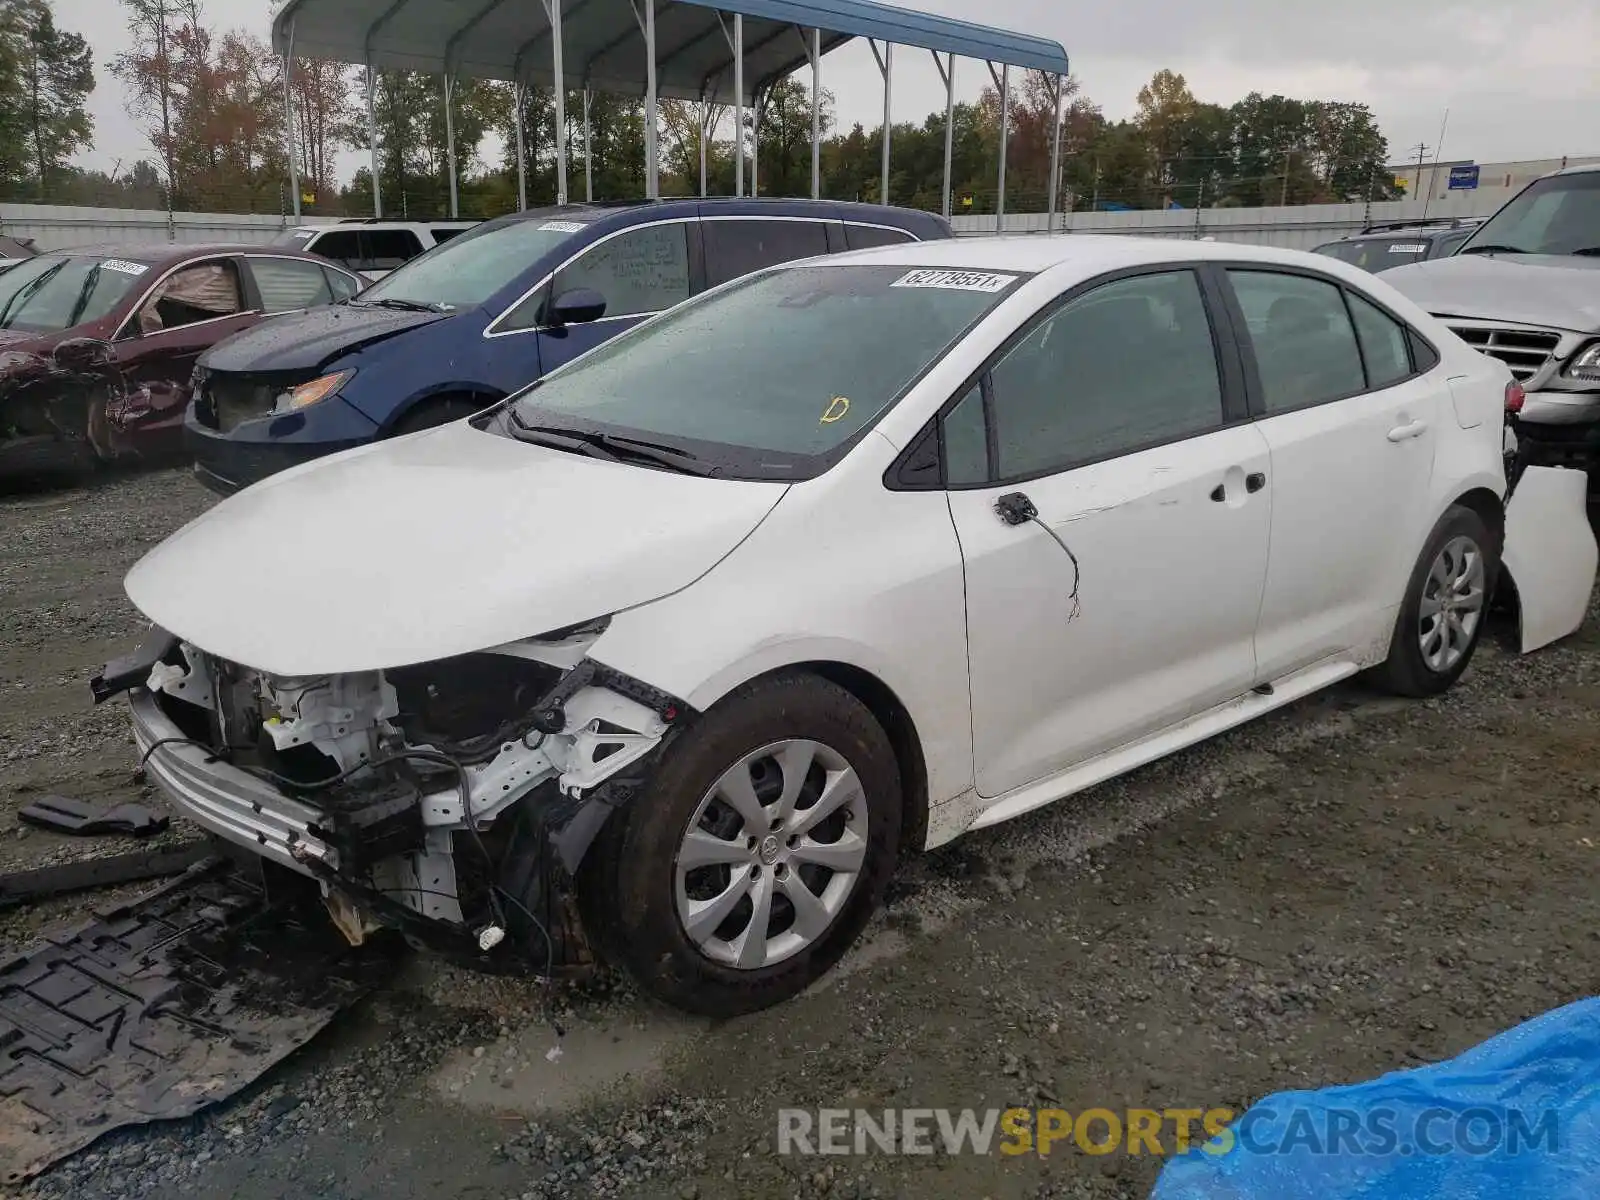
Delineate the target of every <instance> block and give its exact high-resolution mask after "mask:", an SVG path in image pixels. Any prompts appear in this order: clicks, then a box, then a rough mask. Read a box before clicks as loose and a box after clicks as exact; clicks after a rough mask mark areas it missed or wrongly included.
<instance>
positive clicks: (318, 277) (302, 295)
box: [248, 258, 333, 313]
mask: <svg viewBox="0 0 1600 1200" xmlns="http://www.w3.org/2000/svg"><path fill="white" fill-rule="evenodd" d="M248 261H249V263H250V273H251V274H252V275H253V276H255V281H256V291H257V292H259V293H260V294H261V311H262V312H264V313H279V312H291V311H293V310H294V309H298V308H313V307H315V306H316V305H318V304H327V303H329V302H330V301H332V300H333V289H332V287H331V286H330V285H329V283H328V274H327V273H325V272H324V271H323V269H322V264H321V263H318V262H312V261H310V260H308V259H299V258H251V259H249V260H248Z"/></svg>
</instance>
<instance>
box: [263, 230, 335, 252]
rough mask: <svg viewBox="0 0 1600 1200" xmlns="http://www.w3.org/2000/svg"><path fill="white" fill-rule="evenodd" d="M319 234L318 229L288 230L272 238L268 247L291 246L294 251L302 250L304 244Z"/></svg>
mask: <svg viewBox="0 0 1600 1200" xmlns="http://www.w3.org/2000/svg"><path fill="white" fill-rule="evenodd" d="M321 232H322V230H320V229H288V230H285V231H284V232H283V233H280V234H279V235H278V236H277V237H275V238H273V239H272V241H271V242H269V243H268V245H271V246H293V247H294V248H295V249H296V250H304V249H305V248H306V243H307V242H309V241H310V240H311V239H312V238H314V237H316V236H317V234H319V233H321Z"/></svg>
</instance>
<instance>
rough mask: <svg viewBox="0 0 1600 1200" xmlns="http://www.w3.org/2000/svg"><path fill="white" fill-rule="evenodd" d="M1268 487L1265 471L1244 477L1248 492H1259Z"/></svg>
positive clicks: (1251, 473) (1253, 472) (1245, 488)
mask: <svg viewBox="0 0 1600 1200" xmlns="http://www.w3.org/2000/svg"><path fill="white" fill-rule="evenodd" d="M1266 486H1267V475H1266V472H1265V471H1252V472H1250V474H1248V475H1246V476H1245V477H1244V490H1245V491H1247V492H1259V491H1260V490H1261V489H1262V488H1264V487H1266Z"/></svg>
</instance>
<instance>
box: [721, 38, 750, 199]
mask: <svg viewBox="0 0 1600 1200" xmlns="http://www.w3.org/2000/svg"><path fill="white" fill-rule="evenodd" d="M717 23H718V24H719V25H722V36H723V37H724V38H727V41H728V49H729V50H731V51H733V194H734V195H735V196H742V195H744V15H743V14H742V13H734V14H733V36H732V37H728V26H727V25H726V24H725V23H724V22H723V20H722V14H721V13H718V14H717Z"/></svg>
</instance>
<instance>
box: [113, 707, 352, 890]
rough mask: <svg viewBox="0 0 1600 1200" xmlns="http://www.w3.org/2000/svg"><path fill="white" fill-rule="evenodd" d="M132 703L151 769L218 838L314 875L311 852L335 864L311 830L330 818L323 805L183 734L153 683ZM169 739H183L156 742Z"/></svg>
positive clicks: (179, 806)
mask: <svg viewBox="0 0 1600 1200" xmlns="http://www.w3.org/2000/svg"><path fill="white" fill-rule="evenodd" d="M128 707H129V709H130V710H131V711H132V714H133V736H134V741H135V742H137V743H138V746H139V754H140V756H141V757H144V769H145V773H146V775H148V776H149V778H150V779H151V781H152V782H154V783H155V784H156V786H157V787H159V788H160V789H161V791H162V794H163V795H165V796H166V798H167V800H168V801H169V802H170V803H171V804H172V806H173V808H175V809H176V810H177V811H178V812H180V813H182V814H183V815H184V816H186V817H188V818H189V819H190V820H191V821H193V822H194V823H195V824H197V825H199V826H201V827H203V828H205V829H207V830H209V831H210V832H212V833H214V834H216V835H217V836H218V837H220V838H223V839H225V840H227V841H229V842H232V843H234V844H235V845H238V846H241V847H243V848H244V849H246V850H249V851H251V852H253V853H255V854H259V855H260V856H262V857H263V858H269V859H271V860H272V861H273V862H276V863H279V864H281V865H282V866H286V867H288V868H290V869H291V870H294V871H298V872H300V873H301V874H302V875H313V874H314V872H312V871H311V870H310V869H309V868H308V867H307V866H306V864H305V863H304V862H303V861H302V859H303V858H305V857H311V858H316V859H319V860H321V861H323V862H327V863H329V864H330V865H332V855H331V852H330V850H329V847H328V846H327V844H326V843H324V842H323V841H321V840H320V839H319V838H317V837H316V836H315V835H314V834H313V833H312V832H311V829H312V826H313V825H315V824H316V823H317V822H319V821H321V820H322V819H323V817H322V814H321V813H320V812H319V811H318V810H316V809H314V808H312V807H311V806H310V805H307V804H302V803H301V802H300V801H298V800H295V799H292V798H291V797H289V796H286V795H284V794H283V793H282V792H281V791H279V790H278V789H277V788H275V787H274V786H273V785H272V784H270V783H267V782H266V781H265V780H262V779H258V778H257V777H256V776H254V775H251V774H250V773H249V772H247V771H241V770H240V769H239V768H238V767H234V766H230V765H229V764H228V763H225V762H221V761H218V760H216V759H214V758H213V757H212V755H211V753H210V752H209V751H208V750H206V749H205V748H204V747H203V746H197V745H195V744H194V743H193V742H190V741H187V740H182V739H184V733H183V730H181V729H180V728H178V726H177V725H176V724H175V723H174V722H173V721H172V720H171V719H170V718H169V717H168V716H167V715H166V714H165V713H164V712H162V711H161V706H160V704H159V703H158V702H157V700H156V697H155V695H154V694H153V693H152V692H150V691H148V690H147V689H145V688H142V687H140V688H134V689H133V690H132V691H131V692H129V693H128ZM168 738H173V739H180V740H177V741H171V742H166V744H164V745H157V743H158V742H163V741H164V739H168ZM152 747H154V749H152ZM145 756H148V757H145Z"/></svg>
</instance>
